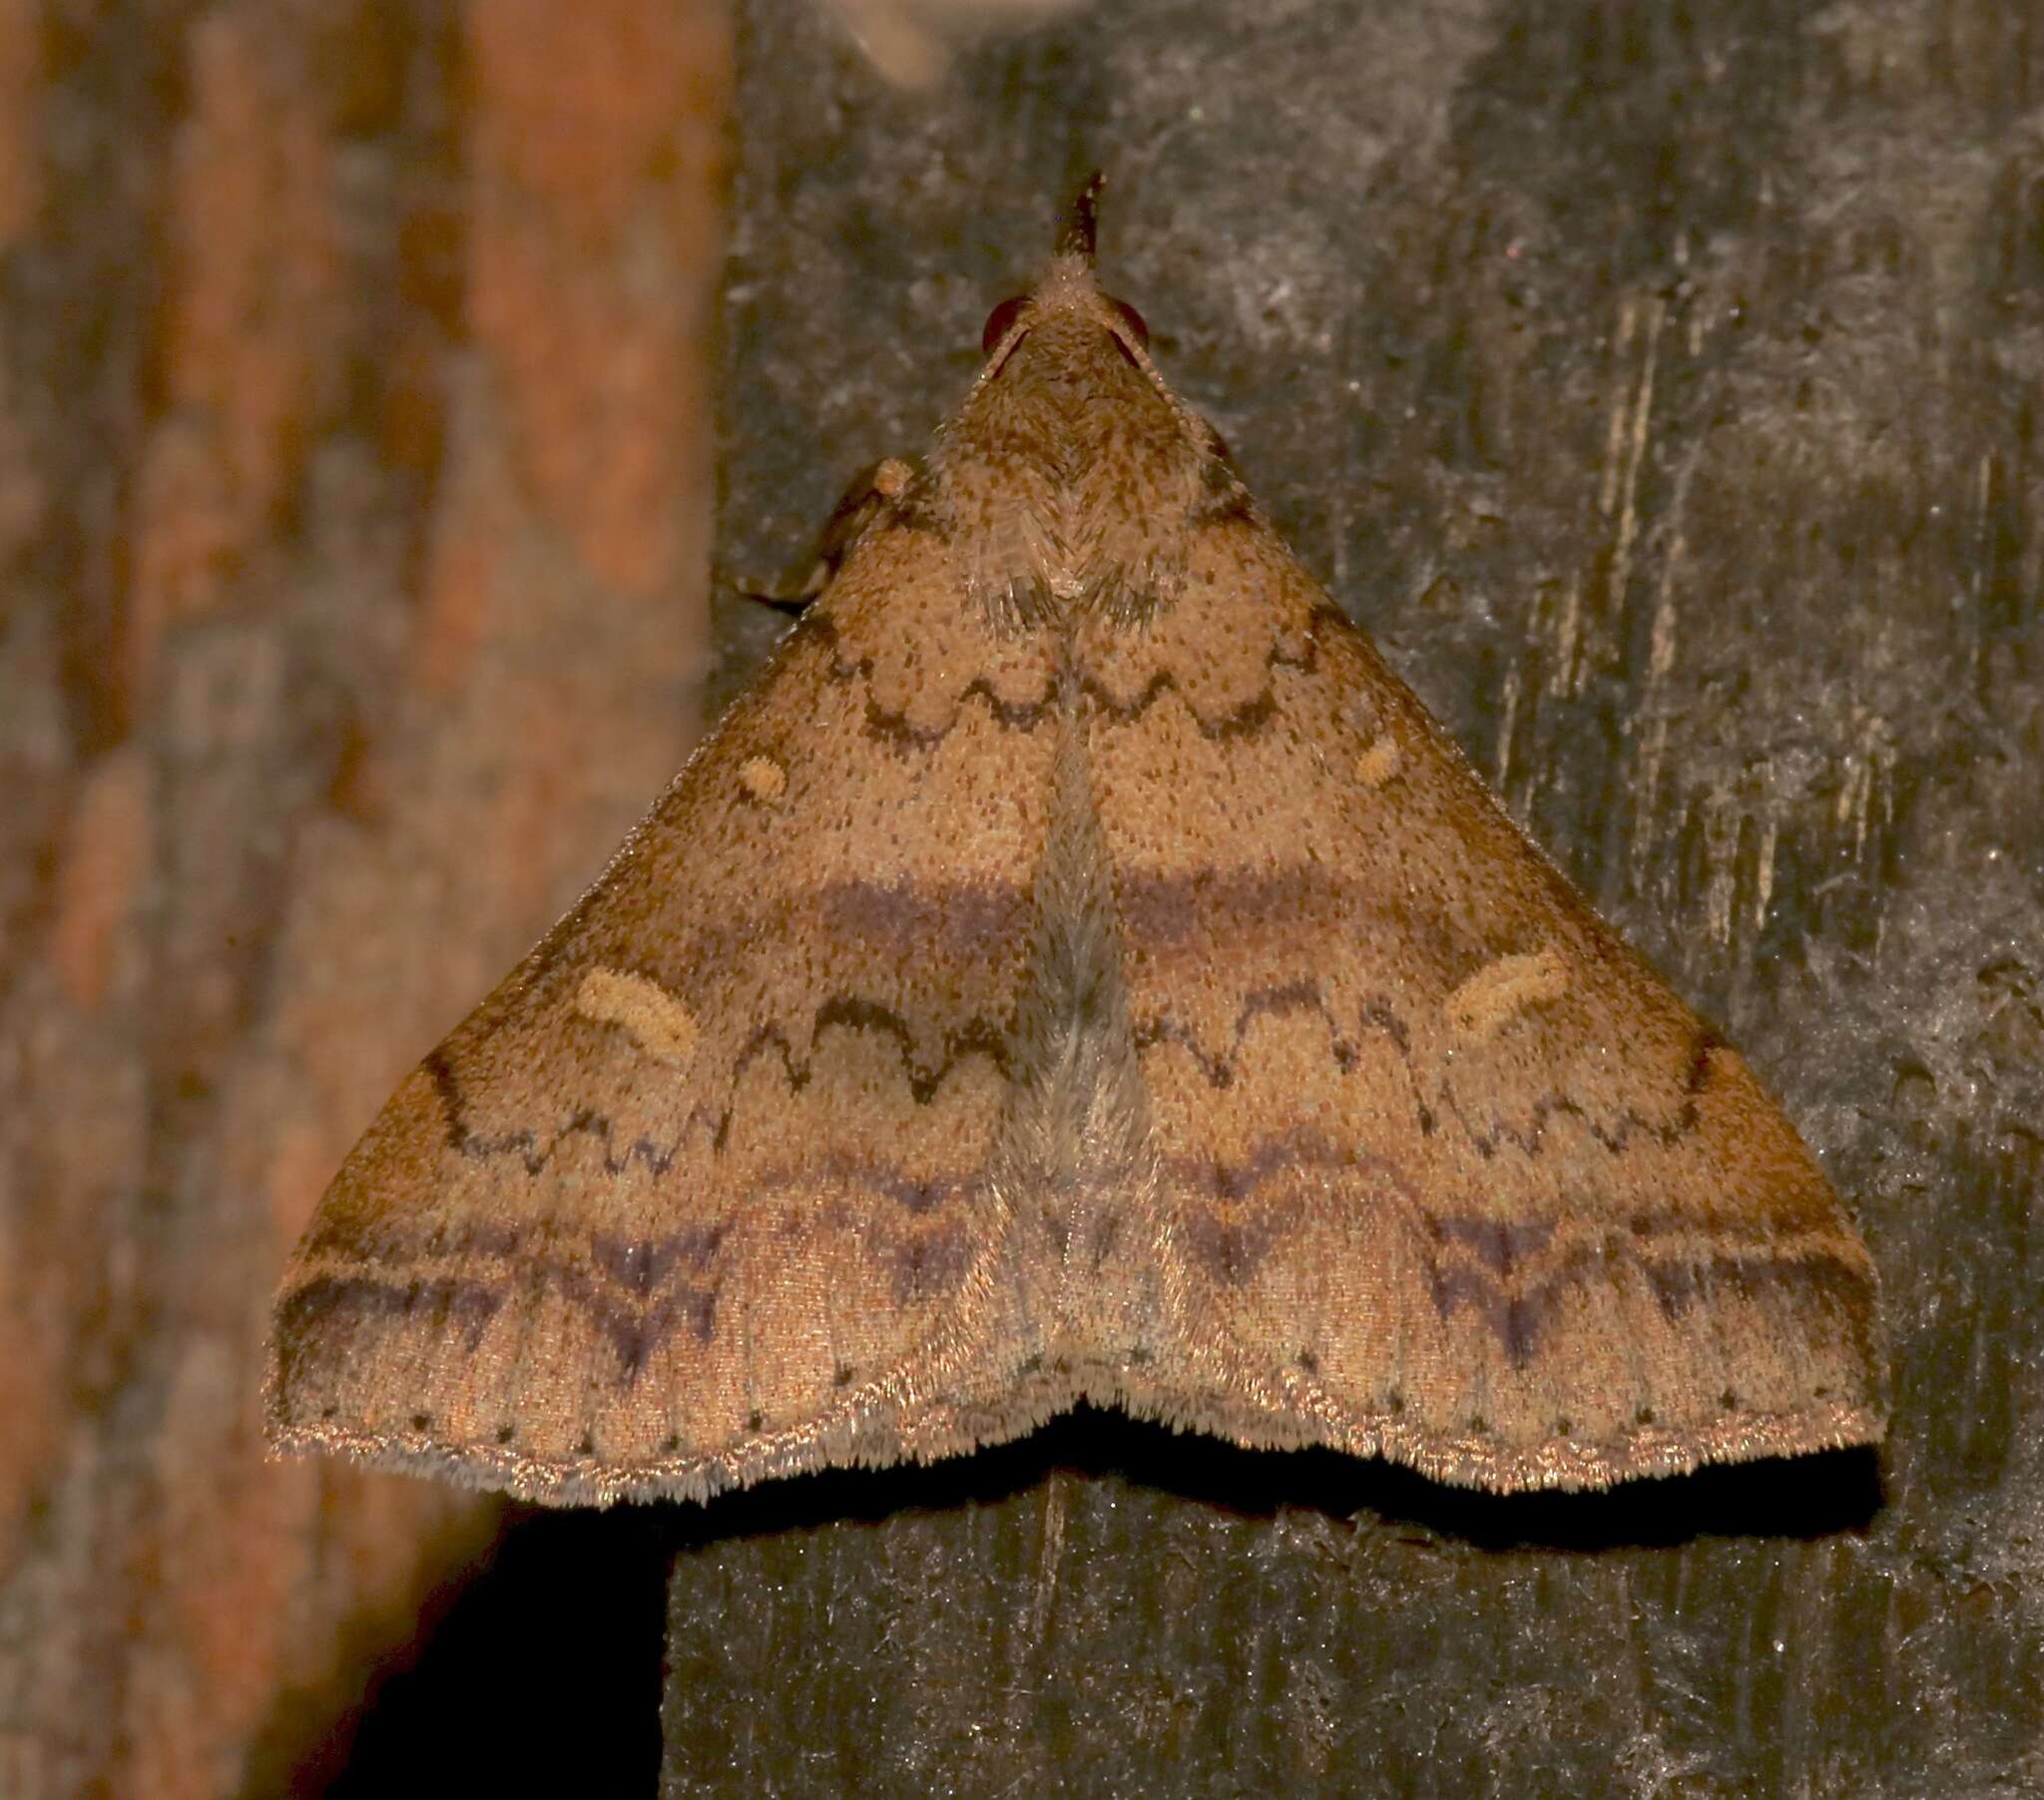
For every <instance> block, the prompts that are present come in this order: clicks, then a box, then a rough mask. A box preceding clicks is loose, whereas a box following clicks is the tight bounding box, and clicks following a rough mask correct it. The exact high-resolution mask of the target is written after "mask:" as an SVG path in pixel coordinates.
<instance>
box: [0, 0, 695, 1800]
mask: <svg viewBox="0 0 2044 1800" xmlns="http://www.w3.org/2000/svg"><path fill="white" fill-rule="evenodd" d="M553 16H554V15H553V14H552V13H551V12H550V11H549V9H547V8H544V7H530V6H524V7H521V6H517V5H509V6H483V7H478V8H473V9H461V8H454V7H441V6H436V5H432V4H426V5H418V6H390V5H383V4H380V3H375V0H370V3H366V4H360V5H354V4H349V5H343V6H340V7H329V6H320V5H312V6H299V5H281V6H279V5H271V4H268V3H266V0H264V3H260V4H238V3H233V0H230V3H228V4H221V5H210V6H206V7H203V8H195V7H179V6H173V7H169V8H164V7H141V6H133V5H126V4H113V5H109V6H99V7H94V8H90V9H88V10H87V11H86V12H84V13H79V12H74V11H71V10H68V9H65V8H60V7H48V6H38V5H32V4H31V5H4V6H0V571H4V578H5V598H4V600H0V788H4V791H5V796H6V798H5V801H4V803H0V1085H4V1088H5V1092H6V1095H7V1104H6V1108H5V1116H4V1120H0V1371H4V1372H0V1792H4V1793H5V1794H7V1795H8V1796H9V1797H10V1800H14V1797H16V1796H20V1797H22V1800H41V1797H42V1796H50V1797H52V1800H55V1797H58V1796H63V1797H65V1800H69V1797H70V1796H75V1795H79V1794H87V1793H91V1794H102V1795H110V1796H115V1795H120V1796H126V1795H134V1796H138V1797H141V1796H149V1797H150V1800H199V1797H201V1796H226V1795H238V1794H239V1795H250V1796H255V1795H261V1794H269V1793H283V1792H305V1791H310V1790H313V1789H315V1788H316V1786H317V1783H318V1781H319V1780H320V1779H321V1777H322V1775H324V1774H327V1773H330V1772H331V1768H332V1765H333V1763H334V1762H335V1761H336V1760H337V1758H338V1756H339V1755H340V1754H341V1752H342V1751H344V1748H345V1741H346V1723H345V1721H346V1716H347V1715H348V1713H349V1712H351V1711H352V1710H353V1709H354V1708H356V1707H358V1706H359V1704H360V1701H361V1696H362V1692H363V1689H364V1686H365V1684H366V1683H367V1682H368V1681H369V1680H370V1679H371V1678H372V1677H373V1676H374V1675H375V1674H377V1672H378V1671H379V1669H380V1668H381V1667H382V1665H384V1664H385V1663H386V1662H387V1661H388V1660H389V1659H391V1658H393V1657H400V1656H402V1655H404V1654H407V1653H408V1650H407V1646H409V1645H411V1644H412V1642H413V1640H414V1639H415V1638H416V1636H417V1635H418V1633H419V1630H420V1615H421V1608H422V1607H423V1606H425V1605H427V1604H428V1603H429V1596H430V1595H431V1593H432V1592H433V1590H434V1589H435V1587H436V1586H438V1585H439V1584H440V1583H441V1582H443V1581H445V1580H447V1579H448V1578H449V1577H450V1576H451V1575H452V1574H453V1572H455V1571H457V1570H459V1569H460V1568H461V1567H463V1566H464V1565H465V1564H466V1563H468V1562H469V1561H470V1560H472V1559H473V1558H474V1557H475V1556H477V1555H478V1554H479V1553H480V1552H481V1551H482V1550H483V1549H484V1548H485V1547H486V1546H487V1545H488V1543H489V1541H490V1539H491V1537H492V1535H493V1533H494V1532H495V1529H496V1524H497V1517H496V1513H495V1510H494V1509H491V1508H488V1507H483V1506H478V1505H477V1504H476V1502H475V1501H474V1500H473V1499H472V1498H471V1497H467V1496H456V1495H453V1494H451V1493H448V1492H446V1491H442V1490H435V1489H433V1488H429V1487H426V1486H425V1485H423V1484H417V1483H399V1482H391V1481H384V1480H378V1479H368V1478H355V1477H352V1476H346V1475H339V1474H337V1473H334V1472H327V1473H324V1474H321V1473H319V1472H315V1471H309V1470H302V1469H300V1470H289V1469H283V1468H280V1467H277V1466H275V1465H273V1464H271V1463H270V1462H269V1461H268V1460H267V1459H266V1457H265V1455H264V1452H263V1448H262V1444H261V1436H260V1430H259V1426H258V1424H257V1419H258V1410H257V1401H256V1389H257V1387H258V1386H259V1379H260V1376H259V1350H260V1341H261V1331H262V1316H263V1313H264V1311H265V1309H266V1308H265V1305H264V1303H263V1302H262V1301H260V1300H258V1299H257V1298H256V1287H257V1286H260V1287H262V1288H265V1289H266V1288H268V1287H270V1286H272V1285H273V1282H274V1275H275V1263H276V1260H277V1258H278V1257H279V1256H280V1255H282V1254H283V1253H284V1250H285V1249H286V1247H287V1245H288V1243H289V1242H290V1241H291V1240H292V1239H293V1238H294V1237H295V1236H296V1235H297V1233H298V1232H299V1230H300V1229H301V1228H302V1226H303V1222H304V1218H305V1214H306V1211H307V1209H308V1208H309V1206H310V1204H311V1202H312V1200H313V1199H314V1198H316V1196H317V1193H318V1191H319V1189H320V1188H321V1187H322V1186H323V1185H324V1184H325V1182H326V1181H327V1179H328V1178H330V1175H331V1172H332V1168H333V1166H334V1165H335V1163H336V1162H337V1160H338V1158H339V1156H340V1155H341V1154H342V1153H343V1152H344V1150H345V1148H346V1145H347V1144H348V1143H349V1142H350V1141H352V1140H353V1138H354V1137H355V1136H356V1135H357V1134H358V1133H359V1130H360V1128H361V1126H362V1125H363V1124H364V1123H365V1122H366V1121H367V1120H368V1119H369V1118H370V1117H371V1116H372V1115H373V1111H374V1107H375V1105H376V1103H377V1102H378V1101H379V1100H380V1099H381V1098H382V1097H383V1096H384V1095H385V1094H387V1093H388V1091H389V1087H390V1084H391V1083H392V1082H393V1081H394V1080H395V1079H396V1077H397V1076H398V1075H399V1074H400V1073H401V1072H402V1070H403V1069H404V1068H405V1067H408V1066H409V1065H410V1064H411V1063H412V1062H413V1061H415V1060H416V1058H417V1056H418V1054H419V1052H420V1051H421V1049H422V1048H423V1047H425V1046H426V1045H429V1044H430V1043H431V1042H432V1041H433V1039H434V1038H435V1037H436V1036H437V1035H438V1034H439V1033H440V1032H442V1031H444V1030H445V1029H446V1026H447V1024H448V1023H449V1022H450V1021H451V1020H453V1019H455V1018H457V1017H458V1016H459V1013H460V1010H461V1008H462V1007H463V1006H464V1005H465V1004H467V1002H468V1001H470V1000H472V999H473V996H474V994H475V992H477V991H478V987H479V985H480V984H483V983H486V982H487V981H488V980H489V978H490V974H491V972H492V971H493V969H494V968H496V967H499V966H501V965H502V963H503V962H504V961H506V960H508V959H509V958H510V957H513V956H515V955H516V954H517V953H518V951H519V950H520V949H521V948H522V947H523V946H524V945H525V944H526V943H529V942H530V940H531V937H532V935H533V933H534V932H535V931H536V930H537V929H539V928H541V927H542V926H543V925H544V923H545V921H546V920H547V919H548V918H549V917H551V916H553V915H554V914H555V913H556V912H557V911H558V909H559V907H560V906H561V905H562V904H563V903H564V902H565V901H566V900H567V899H568V898H570V897H572V895H573V894H574V893H575V892H576V891H577V890H578V889H579V888H580V887H581V886H582V885H583V883H584V882H586V880H587V879H588V877H589V875H590V874H591V873H592V872H593V870H594V869H595V868H596V867H597V866H598V865H599V862H600V858H601V856H602V854H603V852H604V850H605V849H606V848H607V846H608V845H609V843H611V842H613V841H615V838H616V836H617V834H618V833H619V831H621V830H622V829H623V828H625V826H626V825H627V824H629V821H630V819H631V817H632V816H633V813H634V811H635V810H636V807H637V805H638V804H639V803H640V802H641V801H642V800H643V796H644V793H645V792H646V791H647V789H648V787H649V786H650V785H653V786H657V784H658V783H659V782H660V781H661V780H662V779H664V778H665V776H666V774H667V773H668V772H669V771H670V770H671V768H672V765H673V764H674V762H675V761H676V760H678V759H679V757H680V756H681V755H683V754H684V753H685V752H686V749H687V745H688V741H689V730H688V724H689V721H690V719H691V718H692V716H693V709H694V696H695V691H696V683H697V681H698V679H699V678H700V675H701V672H702V666H703V661H704V653H703V646H702V642H701V637H702V633H701V625H700V614H699V616H698V619H699V623H698V625H697V627H695V628H694V629H693V631H692V628H691V626H690V624H689V615H688V606H687V603H688V601H689V599H690V597H691V596H692V595H693V596H695V597H696V598H697V599H698V600H699V601H700V598H701V591H702V589H701V584H702V575H703V566H704V562H705V540H706V535H707V514H708V496H709V490H710V481H709V470H710V454H709V444H708V434H707V431H706V430H705V429H704V428H703V425H702V416H701V415H702V396H703V393H704V388H705V374H706V363H705V356H704V343H705V333H706V325H707V319H708V309H709V304H710V298H711V291H712V285H711V271H712V268H713V266H714V262H715V259H716V255H717V250H718V243H719V236H718V231H719V224H720V221H721V207H720V202H719V199H718V184H719V170H720V163H721V158H722V143H723V140H722V136H721V133H722V130H723V114H722V105H723V102H722V88H721V85H720V83H721V78H722V75H723V72H724V71H725V69H726V66H727V58H728V51H727V49H726V46H725V38H724V35H723V34H724V30H725V27H724V25H723V23H722V21H721V19H720V17H719V15H718V14H717V13H716V11H715V9H689V8H680V9H677V8H673V7H670V6H668V5H666V4H665V3H664V0H663V4H661V5H658V6H653V5H639V4H632V3H631V0H623V3H621V4H617V5H611V4H599V5H595V6H592V7H588V8H578V9H576V25H575V29H574V31H572V32H557V31H554V30H552V29H551V28H550V26H549V20H550V19H552V18H553ZM599 120H600V121H601V123H600V124H599ZM621 367H624V368H628V369H629V370H631V371H634V372H632V373H629V374H627V375H624V376H622V377H621V376H620V375H619V374H618V370H619V369H620V368H621ZM570 743H573V744H575V745H577V746H578V747H579V753H578V754H577V755H575V756H569V755H567V754H566V753H565V749H566V746H567V745H568V744H570ZM635 790H636V793H635ZM628 795H632V796H634V797H633V798H631V799H627V797H626V796H628ZM556 806H559V807H562V808H564V809H565V811H566V814H567V817H566V818H565V819H564V820H555V819H553V818H552V817H551V814H552V810H553V808H554V807H556ZM456 818H460V819H463V820H465V821H466V822H467V828H468V829H469V830H470V831H473V832H474V833H476V837H475V838H474V839H471V840H470V841H467V842H462V841H460V839H459V835H458V834H457V833H454V832H452V831H451V830H450V829H449V824H450V821H452V820H454V819H456ZM478 965H479V966H478ZM258 1269H259V1270H261V1271H262V1272H261V1273H260V1274H259V1276H258V1274H257V1273H256V1271H257V1270H258ZM252 1357H255V1358H256V1361H252V1360H251V1359H252Z"/></svg>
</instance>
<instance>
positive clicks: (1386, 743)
mask: <svg viewBox="0 0 2044 1800" xmlns="http://www.w3.org/2000/svg"><path fill="white" fill-rule="evenodd" d="M1404 760H1405V752H1404V751H1403V750H1401V749H1399V747H1398V740H1397V739H1396V738H1395V737H1393V736H1392V735H1391V734H1390V732H1388V731H1384V732H1380V733H1379V734H1378V735H1377V736H1376V737H1375V738H1374V739H1372V740H1371V741H1370V742H1369V743H1367V744H1365V745H1364V746H1363V748H1362V750H1361V751H1360V752H1359V753H1358V754H1357V756H1356V758H1355V773H1356V777H1357V779H1358V780H1360V781H1361V782H1362V784H1363V785H1364V786H1365V787H1381V786H1383V784H1384V783H1385V782H1386V781H1388V780H1390V778H1391V777H1392V776H1393V775H1395V774H1396V773H1397V772H1398V768H1399V765H1400V764H1401V763H1402V762H1403V761H1404Z"/></svg>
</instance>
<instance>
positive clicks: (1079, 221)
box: [1057, 169, 1107, 268]
mask: <svg viewBox="0 0 2044 1800" xmlns="http://www.w3.org/2000/svg"><path fill="white" fill-rule="evenodd" d="M1106 186H1107V177H1106V176H1105V175H1103V174H1102V173H1101V172H1100V171H1099V170H1098V169H1096V170H1094V172H1093V173H1092V174H1091V175H1089V176H1088V177H1087V178H1086V179H1085V181H1084V182H1082V183H1081V184H1080V185H1079V192H1078V195H1077V196H1076V197H1075V198H1074V199H1073V201H1072V210H1071V211H1070V212H1069V213H1067V214H1066V215H1065V223H1064V224H1063V225H1060V226H1059V227H1058V244H1057V254H1059V255H1060V256H1083V257H1084V258H1085V260H1086V266H1087V267H1088V268H1091V267H1092V266H1093V240H1094V236H1095V234H1096V232H1097V231H1098V228H1099V225H1100V191H1101V190H1102V189H1103V188H1105V187H1106Z"/></svg>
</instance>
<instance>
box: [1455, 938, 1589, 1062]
mask: <svg viewBox="0 0 2044 1800" xmlns="http://www.w3.org/2000/svg"><path fill="white" fill-rule="evenodd" d="M1568 985H1569V971H1568V965H1567V964H1566V963H1564V962H1563V961H1562V959H1561V955H1560V953H1559V952H1558V951H1554V950H1536V951H1535V952H1533V954H1532V955H1530V956H1501V957H1499V958H1498V959H1497V961H1496V962H1494V963H1486V964H1485V965H1484V966H1483V967H1482V968H1481V969H1479V970H1477V971H1476V973H1475V974H1474V975H1472V976H1470V978H1469V979H1468V980H1467V981H1465V982H1464V983H1463V984H1462V985H1461V986H1460V987H1459V988H1457V989H1456V990H1455V991H1454V992H1453V993H1452V994H1450V995H1449V996H1448V1019H1449V1021H1450V1022H1451V1023H1452V1024H1453V1026H1454V1028H1455V1030H1456V1031H1458V1032H1460V1033H1461V1034H1462V1036H1463V1037H1465V1038H1468V1039H1470V1040H1472V1041H1473V1042H1475V1043H1478V1044H1481V1043H1483V1042H1484V1041H1485V1040H1486V1039H1489V1038H1494V1037H1496V1036H1497V1034H1498V1033H1499V1032H1501V1031H1502V1030H1503V1029H1504V1028H1505V1027H1506V1026H1507V1025H1509V1024H1510V1023H1511V1022H1512V1021H1513V1020H1514V1019H1516V1018H1518V1017H1519V1015H1520V1014H1522V1013H1525V1012H1527V1011H1529V1010H1530V1009H1532V1008H1533V1007H1536V1006H1541V1005H1544V1004H1545V1003H1546V1002H1548V1001H1550V1000H1559V999H1560V998H1561V996H1562V995H1563V994H1564V993H1566V992H1567V991H1568Z"/></svg>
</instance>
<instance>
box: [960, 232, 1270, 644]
mask: <svg viewBox="0 0 2044 1800" xmlns="http://www.w3.org/2000/svg"><path fill="white" fill-rule="evenodd" d="M1218 461H1219V456H1218V452H1217V450H1216V448H1215V445H1214V441H1213V439H1212V436H1211V433H1209V432H1208V431H1207V430H1206V429H1205V427H1204V426H1202V425H1201V423H1200V422H1199V420H1198V419H1197V418H1196V417H1195V416H1194V415H1193V414H1192V413H1190V412H1189V411H1187V410H1186V408H1185V407H1184V406H1183V405H1181V404H1180V403H1179V401H1178V400H1177V399H1176V398H1175V397H1174V396H1173V395H1172V394H1171V392H1170V390H1169V389H1168V388H1166V387H1165V385H1164V382H1163V380H1162V377H1161V376H1159V375H1158V373H1157V371H1156V369H1155V367H1154V366H1153V365H1152V364H1151V363H1150V361H1149V358H1148V355H1147V353H1145V352H1144V351H1143V349H1142V347H1141V345H1140V343H1139V342H1138V341H1136V340H1134V339H1133V337H1132V336H1131V335H1130V330H1129V327H1128V325H1127V324H1126V322H1123V321H1121V320H1120V319H1118V316H1117V314H1116V313H1115V311H1114V310H1113V302H1111V301H1108V300H1106V299H1105V298H1104V297H1103V296H1101V295H1100V294H1099V293H1098V292H1097V291H1096V290H1094V289H1093V288H1092V287H1091V283H1090V280H1085V281H1083V284H1082V281H1081V278H1080V277H1078V276H1075V275H1073V274H1071V273H1069V272H1065V273H1062V274H1058V275H1054V277H1053V279H1052V281H1050V282H1047V283H1046V284H1045V287H1044V288H1042V289H1039V291H1038V294H1037V295H1036V296H1035V297H1034V298H1033V299H1032V300H1031V301H1030V302H1029V303H1028V305H1027V306H1025V308H1024V309H1023V311H1022V313H1021V315H1020V317H1019V320H1018V323H1017V325H1016V326H1015V328H1014V329H1013V330H1011V332H1010V333H1009V334H1008V336H1007V337H1006V338H1005V339H1004V340H1003V342H1002V343H1000V344H999V345H997V346H996V347H995V349H994V353H993V356H992V359H991V360H990V361H989V363H988V366H987V368H986V370H985V372H984V373H983V374H982V375H981V377H980V380H979V382H978V384H977V385H976V386H975V387H974V389H973V391H972V393H971V395H970V396H969V397H968V399H967V400H966V402H965V405H964V406H963V408H962V409H961V410H960V411H959V413H958V415H957V417H956V418H954V419H953V420H952V421H951V423H950V424H949V425H948V426H947V427H946V429H945V432H944V436H943V441H942V445H941V448H940V450H939V452H938V454H937V456H936V457H935V459H934V460H933V462H932V465H931V469H930V477H929V479H930V500H931V502H932V507H933V510H934V512H935V514H936V516H937V517H938V518H939V519H940V520H941V521H942V522H943V524H944V526H945V527H946V529H947V531H948V533H949V535H950V537H951V539H952V541H953V543H954V544H955V545H956V546H958V547H959V551H960V555H961V560H962V561H963V563H964V567H963V569H962V570H961V571H960V574H961V576H962V578H963V582H964V586H965V589H966V592H967V593H968V594H969V595H971V596H972V597H973V598H974V599H976V600H978V601H979V602H981V604H983V605H985V606H987V607H988V608H990V609H991V610H992V612H993V614H994V616H995V617H997V618H1003V619H1020V620H1044V619H1048V618H1055V617H1061V616H1068V615H1070V614H1072V613H1075V612H1083V611H1105V612H1108V613H1110V614H1123V613H1126V614H1129V615H1131V616H1143V615H1146V614H1147V613H1148V612H1149V611H1151V610H1153V609H1154V608H1155V607H1156V606H1157V605H1159V604H1168V603H1169V601H1170V600H1171V599H1172V598H1174V597H1175V595H1176V593H1177V590H1178V588H1179V587H1180V585H1181V584H1182V583H1183V580H1184V568H1185V560H1186V543H1187V539H1188V537H1189V535H1190V532H1191V530H1192V527H1193V523H1194V517H1195V513H1196V510H1197V509H1198V508H1199V506H1200V504H1201V502H1202V499H1203V496H1204V495H1205V494H1206V492H1207V491H1208V490H1209V489H1210V488H1211V486H1212V485H1213V484H1214V480H1215V477H1214V474H1213V465H1215V464H1217V463H1218ZM1231 479H1232V478H1231Z"/></svg>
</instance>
